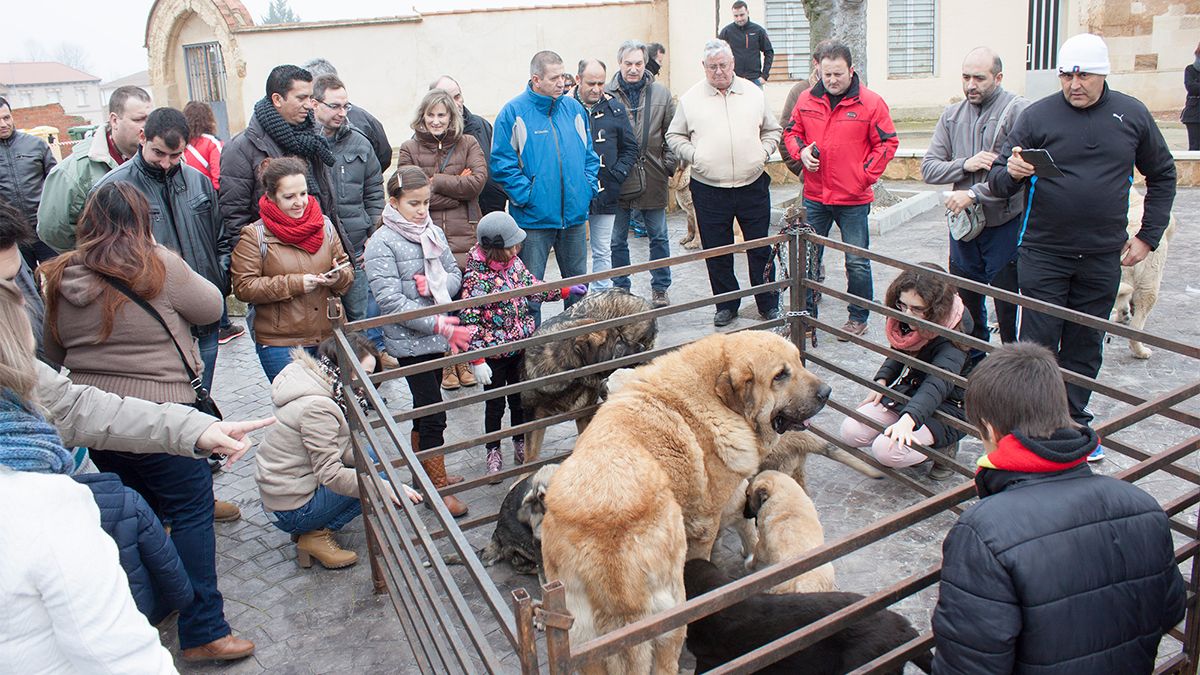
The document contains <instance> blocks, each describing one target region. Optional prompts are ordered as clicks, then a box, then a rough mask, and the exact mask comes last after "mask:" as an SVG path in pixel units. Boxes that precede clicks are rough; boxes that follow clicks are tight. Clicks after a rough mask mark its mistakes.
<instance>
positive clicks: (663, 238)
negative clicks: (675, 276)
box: [612, 208, 671, 291]
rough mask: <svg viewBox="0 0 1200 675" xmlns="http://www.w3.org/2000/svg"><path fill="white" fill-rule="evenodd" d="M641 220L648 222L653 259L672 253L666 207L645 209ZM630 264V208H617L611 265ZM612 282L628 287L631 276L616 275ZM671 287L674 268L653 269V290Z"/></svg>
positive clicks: (651, 273)
mask: <svg viewBox="0 0 1200 675" xmlns="http://www.w3.org/2000/svg"><path fill="white" fill-rule="evenodd" d="M641 211H642V222H644V223H645V224H646V234H647V235H649V237H650V259H651V260H662V259H663V258H669V257H671V238H670V236H668V234H667V210H666V209H642V210H641ZM627 265H629V209H624V208H620V209H617V219H616V221H615V222H614V223H613V233H612V266H613V268H614V269H615V268H617V267H625V266H627ZM613 285H614V286H616V287H617V288H624V289H625V290H629V287H630V282H629V277H628V276H622V277H614V278H613ZM670 287H671V269H670V268H669V267H660V268H659V269H656V270H650V290H653V291H665V290H667V289H668V288H670Z"/></svg>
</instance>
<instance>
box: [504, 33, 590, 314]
mask: <svg viewBox="0 0 1200 675" xmlns="http://www.w3.org/2000/svg"><path fill="white" fill-rule="evenodd" d="M563 84H564V82H563V61H562V57H561V56H559V55H558V54H555V53H554V52H551V51H541V52H538V53H537V54H534V55H533V60H532V61H530V63H529V83H528V84H527V85H526V86H525V91H524V92H522V93H521V94H519V95H518V96H517V97H516V98H514V99H513V100H511V101H509V102H508V103H506V104H504V108H503V109H502V110H501V111H500V114H499V115H498V116H497V117H496V125H495V133H494V134H493V136H492V159H491V166H490V167H489V168H490V170H491V173H492V177H493V178H495V180H496V183H498V184H499V185H500V187H502V188H504V191H505V192H507V193H508V199H509V202H510V205H509V213H511V214H512V217H513V219H515V220H516V221H517V225H519V226H520V227H521V229H522V230H524V231H525V234H526V237H525V246H524V248H522V249H521V260H522V261H523V262H524V263H525V266H526V267H528V268H529V271H531V272H533V275H534V276H536V277H537V278H538V279H542V277H543V276H544V275H545V273H546V261H547V260H548V259H549V258H550V249H551V248H553V249H554V256H555V259H556V260H558V270H559V272H560V273H561V274H562V276H563V277H564V278H566V277H573V276H576V275H579V274H586V273H587V234H586V232H585V229H584V223H585V222H586V221H587V218H588V206H589V205H590V204H591V202H592V197H594V196H595V195H596V193H597V192H598V189H599V183H598V175H599V171H600V159H599V158H598V157H597V156H596V153H595V151H594V150H593V149H592V137H591V132H590V130H589V122H588V114H587V111H586V110H585V109H584V107H583V105H581V104H580V103H579V101H576V100H575V99H574V98H572V97H570V96H563ZM566 304H567V305H570V304H571V301H570V300H568V301H567V303H566Z"/></svg>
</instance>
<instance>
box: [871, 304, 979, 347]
mask: <svg viewBox="0 0 1200 675" xmlns="http://www.w3.org/2000/svg"><path fill="white" fill-rule="evenodd" d="M963 309H964V307H963V301H962V298H959V297H958V294H957V293H955V294H954V306H953V307H951V308H950V313H949V314H947V315H946V318H944V319H942V323H941V325H943V326H945V327H946V328H954V327H956V326H958V322H960V321H962V316H963ZM900 323H901V322H900V321H898V320H896V319H893V318H891V317H888V320H887V325H886V326H885V327H884V333H885V334H886V335H887V340H888V342H889V343H890V344H891V345H892V349H897V350H899V351H902V352H919V351H921V348H922V347H924V346H925V345H927V344H929V342H930V340H933V339H934V338H935V337H937V333H934V332H933V331H929V330H925V329H923V328H920V327H917V328H916V329H915V330H910V331H909V332H907V333H905V332H904V331H902V330H900Z"/></svg>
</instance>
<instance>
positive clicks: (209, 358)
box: [195, 321, 221, 392]
mask: <svg viewBox="0 0 1200 675" xmlns="http://www.w3.org/2000/svg"><path fill="white" fill-rule="evenodd" d="M220 326H221V322H220V321H218V322H217V323H213V324H209V325H207V326H197V327H196V328H195V331H196V342H197V343H199V347H200V360H201V361H203V362H204V372H203V373H201V374H200V381H201V382H202V383H203V384H204V388H205V389H207V390H209V391H210V392H211V391H212V383H213V376H214V375H216V374H217V346H218V345H217V337H218V335H217V331H218V329H219V328H220Z"/></svg>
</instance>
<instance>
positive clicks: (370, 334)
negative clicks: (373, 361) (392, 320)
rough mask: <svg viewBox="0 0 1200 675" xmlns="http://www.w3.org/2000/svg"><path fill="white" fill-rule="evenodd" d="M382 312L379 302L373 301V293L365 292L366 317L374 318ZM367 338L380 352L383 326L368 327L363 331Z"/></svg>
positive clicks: (382, 348)
mask: <svg viewBox="0 0 1200 675" xmlns="http://www.w3.org/2000/svg"><path fill="white" fill-rule="evenodd" d="M380 314H383V310H381V309H379V303H378V302H375V294H374V293H371V292H369V291H368V292H367V318H368V319H374V318H375V317H377V316H379V315H380ZM364 334H365V335H366V336H367V339H368V340H370V341H371V342H374V343H375V348H376V349H378V350H379V351H380V352H382V351H383V350H384V344H383V328H382V327H380V328H368V329H367V330H366V331H365V333H364Z"/></svg>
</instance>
